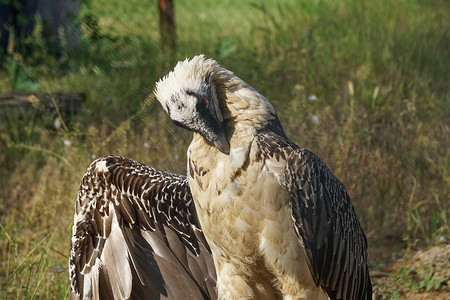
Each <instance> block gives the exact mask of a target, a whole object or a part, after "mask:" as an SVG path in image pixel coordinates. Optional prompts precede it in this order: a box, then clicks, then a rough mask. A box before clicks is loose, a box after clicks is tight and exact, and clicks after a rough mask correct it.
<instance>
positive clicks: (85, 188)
mask: <svg viewBox="0 0 450 300" xmlns="http://www.w3.org/2000/svg"><path fill="white" fill-rule="evenodd" d="M69 273H70V286H71V298H72V299H192V300H197V299H215V298H216V297H217V296H216V290H215V286H216V272H215V268H214V263H213V259H212V256H211V252H210V249H209V246H208V244H207V242H206V241H205V238H204V236H203V233H202V231H201V229H200V225H199V223H198V219H197V214H196V211H195V209H194V205H193V202H192V196H191V193H190V190H189V186H188V183H187V179H186V177H185V176H181V175H176V174H171V173H168V172H163V171H159V170H156V169H153V168H151V167H148V166H146V165H143V164H141V163H138V162H136V161H132V160H129V159H126V158H123V157H120V156H114V155H109V156H104V157H101V158H99V159H97V160H95V161H94V162H93V163H92V164H91V165H90V166H89V168H88V170H87V172H86V174H85V175H84V177H83V179H82V182H81V185H80V188H79V191H78V198H77V202H76V210H75V216H74V225H73V229H72V248H71V251H70V260H69Z"/></svg>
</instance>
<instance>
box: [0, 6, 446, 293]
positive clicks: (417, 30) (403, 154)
mask: <svg viewBox="0 0 450 300" xmlns="http://www.w3.org/2000/svg"><path fill="white" fill-rule="evenodd" d="M175 5H176V6H175V9H176V22H177V45H178V47H177V49H176V50H175V51H173V52H168V51H164V50H162V49H160V47H159V28H158V12H157V6H156V3H154V2H152V1H137V0H133V1H128V2H127V3H126V4H125V3H124V2H123V1H118V0H111V1H104V0H98V1H86V2H84V6H83V7H82V11H81V14H80V18H81V20H82V22H83V23H82V25H83V32H84V36H83V38H82V44H81V46H80V49H79V50H77V51H76V52H74V53H70V54H69V53H68V54H66V56H65V60H64V61H63V62H61V61H58V60H56V59H53V58H51V57H47V56H44V55H41V54H39V53H41V52H38V53H35V54H34V56H32V57H30V58H27V59H25V60H23V59H22V58H20V57H18V56H13V57H12V58H10V59H9V62H8V63H7V64H8V65H7V66H5V67H4V68H3V69H1V70H0V91H3V92H6V91H11V90H19V89H21V88H22V87H25V88H26V87H28V88H30V87H32V88H33V89H35V88H38V89H40V90H41V91H45V92H50V91H77V92H78V91H83V92H85V93H86V95H87V100H86V103H85V106H86V110H85V112H84V113H83V114H82V115H79V116H75V117H74V119H72V120H71V121H70V122H68V123H67V127H64V126H61V127H59V129H55V128H54V126H53V124H54V121H55V119H56V118H58V116H57V115H55V114H54V113H51V112H45V113H44V114H43V116H44V118H43V120H42V113H39V114H37V113H36V111H35V110H33V109H32V110H30V111H28V112H27V113H26V114H25V115H23V114H19V113H17V114H10V115H5V116H4V117H2V119H1V120H0V164H1V168H0V180H1V182H2V183H3V188H2V189H1V190H0V225H1V226H0V295H3V296H2V297H3V298H5V299H6V298H8V299H9V298H49V299H64V298H67V297H68V280H67V258H68V251H69V247H70V230H71V226H72V222H73V219H72V215H73V209H74V203H75V197H76V191H77V188H78V184H79V182H80V179H81V177H82V175H83V173H84V170H85V169H86V167H87V166H88V165H89V163H90V161H92V160H93V158H94V157H98V156H100V155H103V154H106V153H116V154H120V155H123V156H127V157H130V158H133V159H136V160H139V161H142V162H145V163H147V164H149V165H152V166H154V167H157V168H160V169H166V170H170V171H174V172H179V173H184V172H185V151H186V149H187V146H188V144H189V142H190V135H189V133H187V132H185V131H184V130H181V129H178V128H175V127H174V126H173V125H172V124H171V123H170V122H169V121H168V120H167V117H166V114H165V113H164V112H163V110H162V109H161V108H160V107H159V104H158V103H155V101H154V99H153V98H152V97H148V95H149V94H150V93H151V91H152V89H153V86H154V83H155V81H156V80H157V79H158V78H159V77H161V76H163V75H164V74H165V73H167V72H168V71H169V70H170V69H171V68H172V67H173V66H174V64H175V63H176V61H178V60H180V59H184V58H185V57H191V56H193V55H195V54H198V53H205V54H206V55H207V56H209V57H214V58H215V59H217V60H218V61H219V62H220V63H221V64H222V65H224V66H225V67H226V68H228V69H231V70H233V71H234V72H235V73H236V74H237V75H238V76H240V77H241V78H243V79H244V80H246V81H247V82H249V83H250V84H251V85H253V86H254V87H255V88H256V89H257V90H259V91H260V92H261V93H262V94H264V95H265V96H266V97H267V98H268V99H269V100H270V101H271V102H272V103H273V105H274V107H275V109H276V110H277V112H278V115H279V117H280V119H281V121H282V123H283V125H284V127H285V129H286V131H287V133H288V136H290V138H291V139H292V140H293V141H295V142H296V143H297V144H299V145H302V146H304V147H307V148H309V149H311V150H313V151H314V152H316V153H317V154H318V155H319V156H321V157H322V158H323V159H324V161H325V162H326V163H327V164H328V165H329V166H330V167H331V169H332V170H333V172H334V173H335V174H336V176H337V177H338V178H339V179H340V180H341V181H342V182H343V183H344V184H345V185H346V187H347V188H348V190H349V193H350V195H351V196H352V199H353V201H354V204H355V206H356V210H357V212H358V215H359V217H360V219H361V222H362V225H363V227H364V229H365V231H366V233H367V235H368V239H369V244H370V247H371V251H370V253H372V252H373V253H375V251H373V250H372V249H374V248H376V245H378V244H380V243H382V241H384V240H386V239H390V240H394V241H395V243H393V245H392V246H391V247H390V248H389V251H391V253H386V254H385V255H384V256H383V257H389V255H392V253H394V252H395V251H397V252H398V251H400V253H402V252H401V251H406V250H407V251H414V249H416V248H419V247H427V246H432V245H435V244H437V243H438V242H439V240H442V239H447V240H448V239H449V236H450V235H449V223H448V221H447V219H448V211H450V205H449V201H448V195H449V190H448V187H449V186H450V177H449V174H448V170H449V165H450V164H449V153H448V150H447V149H448V148H449V146H450V145H449V136H450V128H449V124H450V123H449V116H450V111H449V107H448V103H449V84H448V75H449V73H450V53H449V52H450V51H449V49H448V44H449V41H450V21H449V20H448V18H447V17H446V16H448V14H449V13H450V8H449V6H448V5H446V2H445V1H443V0H442V1H438V0H436V1H419V0H417V1H413V0H400V1H398V0H397V1H394V0H387V1H383V2H379V1H375V0H369V1H363V2H361V1H356V0H345V1H340V2H335V1H331V0H323V1H311V0H309V1H306V0H305V1H303V0H302V1H293V0H291V1H268V2H267V3H265V4H261V3H260V2H257V1H236V0H227V1H221V2H220V3H219V2H218V3H216V4H215V5H214V6H213V5H210V4H209V3H206V1H201V0H195V1H178V2H176V3H175ZM36 31H37V32H36V35H35V37H34V38H35V40H34V43H35V44H36V45H37V47H43V45H42V41H41V40H40V39H39V37H38V33H39V32H38V31H39V27H38V28H37V29H36ZM42 53H45V52H42ZM61 66H63V67H64V69H65V74H64V75H63V76H62V75H61V73H60V70H61ZM60 122H64V120H60ZM64 124H65V123H64ZM372 259H373V260H377V257H373V258H372ZM378 259H379V258H378ZM407 275H408V274H407ZM405 276H406V275H405ZM405 276H403V277H405ZM408 276H409V275H408ZM403 277H401V276H400V278H403ZM406 277H407V276H406ZM409 277H411V278H413V279H414V276H409ZM409 277H408V278H409ZM416 279H417V278H416ZM416 279H414V280H416ZM421 280H422V281H423V280H424V279H423V278H422V279H417V280H416V281H418V282H419V283H420V282H421ZM428 281H432V280H431V279H430V280H428ZM419 283H418V284H419Z"/></svg>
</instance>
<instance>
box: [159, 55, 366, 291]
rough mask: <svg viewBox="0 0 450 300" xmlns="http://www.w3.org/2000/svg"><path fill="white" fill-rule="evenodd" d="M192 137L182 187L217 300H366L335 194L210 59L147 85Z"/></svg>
mask: <svg viewBox="0 0 450 300" xmlns="http://www.w3.org/2000/svg"><path fill="white" fill-rule="evenodd" d="M155 94H156V96H157V99H158V100H159V101H160V102H161V104H162V106H163V108H164V109H165V110H166V111H167V113H168V115H169V117H170V119H171V120H173V121H174V122H175V123H176V124H177V125H180V126H182V127H184V128H186V129H188V130H192V131H194V137H193V141H192V143H191V145H190V147H189V150H188V180H189V185H190V188H191V191H192V195H193V198H194V201H195V206H196V210H197V214H198V218H199V221H200V224H201V226H202V230H203V232H204V234H205V237H206V239H207V241H208V243H209V245H210V247H211V250H212V253H213V257H214V263H215V266H216V270H217V288H218V295H219V298H222V299H230V298H232V299H241V298H244V297H246V298H249V299H264V298H266V299H276V298H285V299H327V298H328V297H329V298H330V299H371V298H372V287H371V282H370V278H369V271H368V267H367V242H366V238H365V235H364V233H363V231H362V229H361V227H360V225H359V221H358V219H357V216H356V214H355V211H354V208H353V205H352V203H351V201H350V198H349V196H348V194H347V192H346V190H345V187H344V186H343V185H342V184H341V183H340V182H339V181H338V180H337V179H336V178H335V177H334V176H333V174H332V173H331V171H330V170H329V169H328V168H327V167H326V165H325V164H324V163H323V162H322V161H321V160H320V158H318V157H317V156H316V155H315V154H313V153H312V152H310V151H308V150H307V149H304V148H300V147H298V146H297V145H295V144H293V143H292V142H291V141H289V140H288V139H287V137H286V136H285V134H284V131H283V129H282V126H281V124H280V122H279V120H278V118H277V115H276V113H275V110H274V109H273V107H272V105H271V104H270V103H269V102H268V101H267V99H266V98H264V96H262V95H261V94H260V93H258V92H257V91H256V90H255V89H253V88H252V87H251V86H249V85H248V84H246V83H245V82H244V81H242V80H241V79H240V78H238V77H237V76H235V75H234V74H233V73H232V72H230V71H228V70H226V69H224V68H221V67H220V66H219V65H218V64H217V63H216V62H215V61H214V60H211V59H205V58H204V57H203V56H196V57H194V58H193V59H192V60H185V61H183V62H179V63H178V64H177V66H176V67H175V69H174V71H172V72H170V73H169V74H168V75H167V76H166V77H164V78H163V79H161V80H160V81H159V82H158V83H157V85H156V91H155Z"/></svg>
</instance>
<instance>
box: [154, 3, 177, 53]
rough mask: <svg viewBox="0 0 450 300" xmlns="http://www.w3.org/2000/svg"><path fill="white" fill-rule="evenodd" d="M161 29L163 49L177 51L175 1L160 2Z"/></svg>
mask: <svg viewBox="0 0 450 300" xmlns="http://www.w3.org/2000/svg"><path fill="white" fill-rule="evenodd" d="M158 6H159V27H160V30H161V45H162V47H163V48H166V49H170V50H174V49H175V13H174V9H173V0H158Z"/></svg>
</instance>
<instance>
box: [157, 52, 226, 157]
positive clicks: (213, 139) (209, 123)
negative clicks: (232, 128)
mask: <svg viewBox="0 0 450 300" xmlns="http://www.w3.org/2000/svg"><path fill="white" fill-rule="evenodd" d="M216 68H219V65H218V63H217V62H216V61H214V60H212V59H205V57H204V56H203V55H197V56H194V57H193V58H192V59H191V60H188V59H186V60H184V61H180V62H178V64H177V65H176V66H175V68H174V70H173V71H171V72H170V73H169V74H168V75H166V76H165V77H164V78H162V79H160V80H159V81H158V82H157V83H156V90H155V92H154V93H155V95H156V99H158V101H159V102H160V103H161V105H162V107H163V108H164V110H165V111H166V112H167V114H168V115H169V118H170V119H171V120H172V121H173V122H174V123H175V124H176V125H178V126H181V127H184V128H186V129H188V130H192V131H195V132H197V133H199V134H201V135H203V136H204V137H205V138H206V140H208V141H209V142H210V143H211V144H213V145H214V146H216V147H217V148H218V149H219V150H220V151H222V152H223V153H225V154H229V152H230V144H229V141H228V139H227V136H226V131H225V125H224V122H223V117H222V113H221V112H220V109H219V102H218V99H217V93H216V90H215V87H214V83H213V81H212V75H213V73H214V72H215V69H216Z"/></svg>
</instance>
